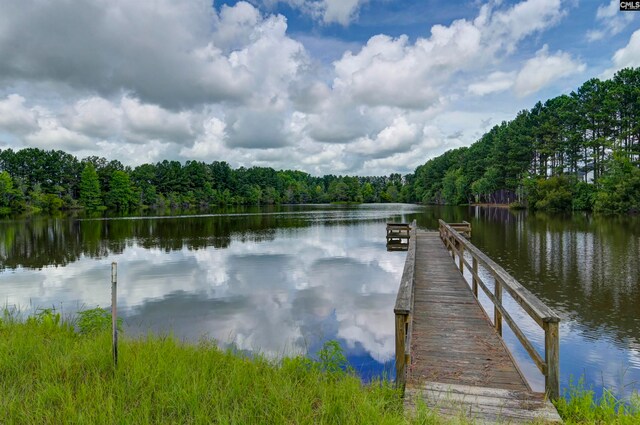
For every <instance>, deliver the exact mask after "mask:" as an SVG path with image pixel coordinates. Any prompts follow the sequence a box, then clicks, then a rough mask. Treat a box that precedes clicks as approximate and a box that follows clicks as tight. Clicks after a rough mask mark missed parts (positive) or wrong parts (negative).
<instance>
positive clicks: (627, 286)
mask: <svg viewBox="0 0 640 425" xmlns="http://www.w3.org/2000/svg"><path fill="white" fill-rule="evenodd" d="M438 218H443V219H444V220H445V221H448V222H454V221H455V222H458V221H462V220H467V221H469V222H471V223H472V226H473V236H472V239H471V241H472V243H474V244H475V245H476V246H478V247H479V248H480V249H482V250H483V251H484V252H485V253H487V254H488V255H489V256H490V257H491V258H493V259H494V260H495V261H496V262H498V263H499V264H501V265H502V266H503V267H504V268H505V269H506V270H507V271H508V272H510V273H511V274H512V275H513V276H514V277H515V278H516V279H518V280H519V281H520V282H521V283H522V284H523V285H524V286H525V287H527V288H528V289H529V290H530V291H531V292H533V293H534V294H535V295H537V296H538V297H539V298H540V299H542V301H543V302H545V303H546V304H547V305H549V306H550V307H551V308H553V309H555V310H556V312H557V313H558V314H559V315H560V316H561V318H562V323H561V327H560V337H561V348H560V362H561V363H560V367H561V385H562V386H563V387H566V386H567V385H568V382H569V380H570V377H571V376H574V377H575V379H576V380H577V378H578V377H580V376H584V378H585V382H586V383H587V385H592V386H593V387H594V389H595V390H596V391H597V392H598V393H600V392H601V391H602V387H603V385H604V386H606V387H607V388H610V389H611V390H612V391H614V393H616V394H618V395H623V396H626V395H628V394H630V392H631V391H633V390H635V389H638V388H639V387H640V264H639V263H640V262H639V261H638V257H639V253H640V218H638V217H625V218H607V217H596V216H592V215H587V214H572V215H565V216H552V215H546V214H541V213H537V214H533V213H528V212H526V211H517V212H515V211H510V210H508V209H502V208H480V207H428V206H418V205H408V204H383V205H356V206H349V205H304V206H276V207H261V208H258V207H253V208H236V209H225V210H220V211H217V212H216V213H215V214H206V215H191V216H164V217H135V218H126V217H122V218H111V219H82V218H78V217H59V218H37V217H32V218H28V219H16V220H2V221H0V303H2V304H6V305H8V306H10V307H13V306H15V307H17V308H18V309H20V310H21V311H23V312H25V313H30V312H33V311H35V310H36V309H38V308H51V307H54V308H56V310H59V311H62V312H63V314H73V313H74V312H75V311H77V310H79V309H83V308H92V307H96V306H100V307H109V306H110V299H111V298H110V272H111V267H110V264H111V262H112V261H115V262H117V263H118V307H119V314H120V315H121V317H123V318H124V330H125V333H126V334H129V335H142V334H146V333H148V332H157V333H169V332H172V333H173V334H174V335H175V336H176V337H178V338H180V339H184V340H187V341H197V340H198V339H200V338H214V339H215V340H216V341H218V343H219V345H220V346H222V347H228V346H231V347H232V348H234V349H236V350H239V351H242V352H246V353H260V354H262V355H265V356H268V357H272V358H278V357H281V356H283V355H289V354H305V355H310V356H313V355H314V354H315V353H316V352H317V351H318V349H319V348H320V347H321V346H322V344H323V343H324V342H325V341H327V340H332V339H335V340H337V341H339V342H340V344H341V345H342V346H343V348H344V350H345V354H346V355H347V358H348V359H349V361H350V363H351V365H352V366H353V367H354V368H355V369H356V371H357V372H358V374H359V375H360V376H361V377H362V378H363V379H364V380H369V379H371V378H372V377H378V376H387V377H391V378H393V373H394V365H393V358H394V350H395V346H394V316H393V306H394V303H395V297H396V292H397V289H398V284H399V282H400V277H401V275H402V270H403V266H404V258H405V255H406V253H405V252H387V250H386V247H385V223H386V222H387V221H403V222H409V221H411V220H413V219H416V220H417V222H418V226H419V227H422V228H425V229H433V230H435V229H436V228H437V220H438ZM505 299H506V300H505V302H506V304H507V307H508V308H514V307H515V306H514V303H513V302H512V301H510V300H509V299H508V297H505ZM481 301H482V302H483V305H486V306H488V304H487V300H486V299H484V298H481ZM513 315H514V316H516V317H517V318H518V323H522V325H523V328H524V330H525V332H526V333H527V335H528V336H529V337H530V339H531V340H532V341H533V342H534V344H535V345H536V346H537V347H542V346H543V344H544V338H543V333H542V331H541V330H539V328H537V325H535V323H533V321H530V320H528V318H527V317H524V313H522V312H520V311H518V310H517V309H515V310H514V312H513ZM506 329H507V327H506V326H505V340H506V343H507V345H508V346H509V347H510V348H512V350H513V352H514V356H515V358H516V359H517V360H518V362H519V364H520V366H521V369H522V370H523V372H524V373H525V375H526V376H527V378H528V380H529V381H530V383H531V384H532V386H533V387H534V389H536V390H543V388H544V381H543V378H542V376H541V375H540V374H539V373H538V372H537V369H535V366H534V365H533V363H532V362H531V361H530V360H528V358H527V354H526V352H525V351H524V349H522V348H521V347H520V346H519V343H518V341H517V340H516V338H515V337H514V336H513V334H512V333H510V332H509V331H507V330H506Z"/></svg>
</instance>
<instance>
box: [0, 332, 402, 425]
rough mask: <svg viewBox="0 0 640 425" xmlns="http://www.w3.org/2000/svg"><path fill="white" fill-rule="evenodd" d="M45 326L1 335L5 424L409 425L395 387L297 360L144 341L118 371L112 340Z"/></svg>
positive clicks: (129, 344)
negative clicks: (113, 354) (278, 424)
mask: <svg viewBox="0 0 640 425" xmlns="http://www.w3.org/2000/svg"><path fill="white" fill-rule="evenodd" d="M43 323H44V322H38V321H36V320H33V321H29V322H23V323H20V322H14V323H4V324H3V325H2V326H0V375H1V377H2V379H1V380H0V382H1V384H0V386H1V387H2V396H1V397H0V422H2V423H8V424H12V423H16V424H42V423H46V424H49V423H50V424H62V423H87V424H93V423H97V424H139V423H140V424H147V423H153V424H161V423H162V424H164V423H202V424H209V423H224V424H231V423H233V424H257V423H292V424H294V423H295V424H320V423H322V424H347V425H348V424H354V425H355V424H362V423H368V424H406V423H407V420H406V419H405V418H404V415H403V412H402V401H401V398H400V394H399V392H398V391H397V390H395V389H394V388H393V384H392V383H390V382H373V383H371V384H369V385H363V384H362V383H361V382H360V380H359V379H358V378H357V377H355V376H351V375H349V374H347V373H344V372H335V373H326V372H323V371H322V370H321V369H320V368H319V367H310V364H311V363H310V361H309V359H305V358H302V357H295V358H285V359H282V360H281V361H274V360H269V359H266V358H264V357H261V356H255V357H252V358H247V357H243V356H239V355H237V354H234V353H232V352H231V351H226V352H225V351H222V350H220V349H218V348H217V347H216V346H215V344H213V343H212V342H211V341H207V340H203V341H201V342H200V343H199V344H197V345H191V344H185V343H182V342H180V341H178V340H176V339H175V338H173V337H171V336H164V337H155V336H148V337H144V338H140V339H130V338H122V339H121V341H120V345H119V364H118V367H117V368H115V369H114V367H113V362H112V359H111V340H110V335H109V333H108V332H102V333H100V332H96V333H91V334H88V335H86V336H84V337H82V338H78V337H77V334H75V333H74V332H73V331H71V332H70V331H69V330H68V327H67V328H63V326H57V327H56V326H53V327H49V326H46V325H44V324H43ZM331 353H334V354H335V352H334V351H332V352H331ZM328 354H329V356H328V357H327V364H332V361H333V360H331V359H332V358H334V357H335V356H334V355H333V354H330V353H328ZM332 356H333V357H332ZM26 371H28V373H25V372H26Z"/></svg>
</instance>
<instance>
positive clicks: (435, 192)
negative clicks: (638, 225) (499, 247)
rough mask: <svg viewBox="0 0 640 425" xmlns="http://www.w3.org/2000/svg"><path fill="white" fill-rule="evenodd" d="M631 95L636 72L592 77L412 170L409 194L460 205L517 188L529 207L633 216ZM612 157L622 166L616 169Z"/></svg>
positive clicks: (638, 149) (639, 128)
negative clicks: (624, 162) (467, 144)
mask: <svg viewBox="0 0 640 425" xmlns="http://www.w3.org/2000/svg"><path fill="white" fill-rule="evenodd" d="M638 93H640V68H628V69H623V70H621V71H618V73H616V75H615V76H614V78H613V79H612V80H607V81H600V80H598V79H595V78H594V79H591V80H589V81H587V82H585V83H584V84H583V85H582V86H581V87H580V88H578V89H577V90H576V91H575V92H572V93H571V94H569V95H561V96H558V97H556V98H553V99H549V100H547V101H546V102H544V103H542V102H538V103H536V105H534V106H533V108H531V110H528V111H522V112H520V113H519V114H518V115H517V117H516V118H515V119H514V120H512V121H510V122H503V123H501V124H499V125H496V126H495V127H493V128H492V129H491V130H489V131H488V132H487V133H485V134H484V135H483V136H482V137H481V138H480V139H479V140H478V141H477V142H475V143H474V144H473V145H471V146H470V147H468V148H459V149H454V150H450V151H447V152H445V153H444V154H442V155H440V156H439V157H436V158H433V159H430V160H429V161H427V162H426V163H425V164H424V165H421V166H419V167H417V168H416V171H415V175H414V178H412V179H409V180H412V185H413V190H412V191H411V193H412V194H413V196H414V198H415V199H417V200H422V201H423V202H425V203H454V204H460V203H465V202H467V199H468V195H469V194H471V195H473V197H475V200H476V202H491V203H493V202H497V201H498V200H497V198H496V197H495V196H494V194H496V192H498V191H504V192H506V193H513V192H518V193H521V192H519V188H520V187H523V186H524V187H525V189H526V191H525V192H526V193H525V199H521V198H520V197H518V201H519V202H521V203H522V204H528V205H529V206H530V207H533V208H538V209H544V210H550V211H560V210H571V209H575V210H589V209H591V208H594V209H595V210H597V211H600V212H616V213H624V212H627V211H630V210H637V209H639V208H640V206H639V205H638V199H637V196H636V195H635V194H637V193H640V191H639V190H638V183H637V181H638V178H637V177H636V176H637V173H638V172H639V171H638V170H640V168H639V165H640V138H639V137H638V134H640V124H638V123H640V102H639V101H638ZM612 152H616V155H618V154H620V155H621V158H626V159H627V160H628V161H629V163H628V164H627V165H624V166H623V165H622V163H620V161H621V159H616V158H613V156H614V155H612ZM616 163H617V164H616ZM566 178H568V179H569V180H568V181H567V180H565V179H566ZM579 179H580V180H582V182H580V183H579V182H578V180H579ZM531 181H533V182H534V184H531ZM469 184H470V187H467V186H468V185H469ZM597 189H598V190H597ZM596 190H597V192H598V193H597V195H596V194H595V192H596ZM469 191H470V193H469ZM509 201H513V198H511V199H510V200H509Z"/></svg>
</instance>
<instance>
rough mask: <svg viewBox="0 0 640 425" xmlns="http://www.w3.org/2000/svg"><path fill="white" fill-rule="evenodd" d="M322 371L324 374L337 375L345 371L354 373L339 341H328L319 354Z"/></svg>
mask: <svg viewBox="0 0 640 425" xmlns="http://www.w3.org/2000/svg"><path fill="white" fill-rule="evenodd" d="M318 359H319V365H320V369H321V370H322V371H323V372H327V373H329V374H332V375H335V374H339V373H342V372H344V371H347V372H353V368H352V367H351V366H350V365H349V362H348V361H347V357H346V356H345V355H344V351H343V350H342V347H341V346H340V344H339V343H338V341H327V342H325V343H324V344H323V346H322V349H321V350H320V351H319V352H318Z"/></svg>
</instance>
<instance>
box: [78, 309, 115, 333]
mask: <svg viewBox="0 0 640 425" xmlns="http://www.w3.org/2000/svg"><path fill="white" fill-rule="evenodd" d="M77 326H78V332H79V333H80V334H81V335H91V334H95V333H100V332H105V331H108V330H110V329H111V326H112V320H111V312H110V311H109V310H106V309H104V308H100V307H96V308H92V309H89V310H83V311H79V312H78V322H77ZM118 330H122V318H121V317H118Z"/></svg>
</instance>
